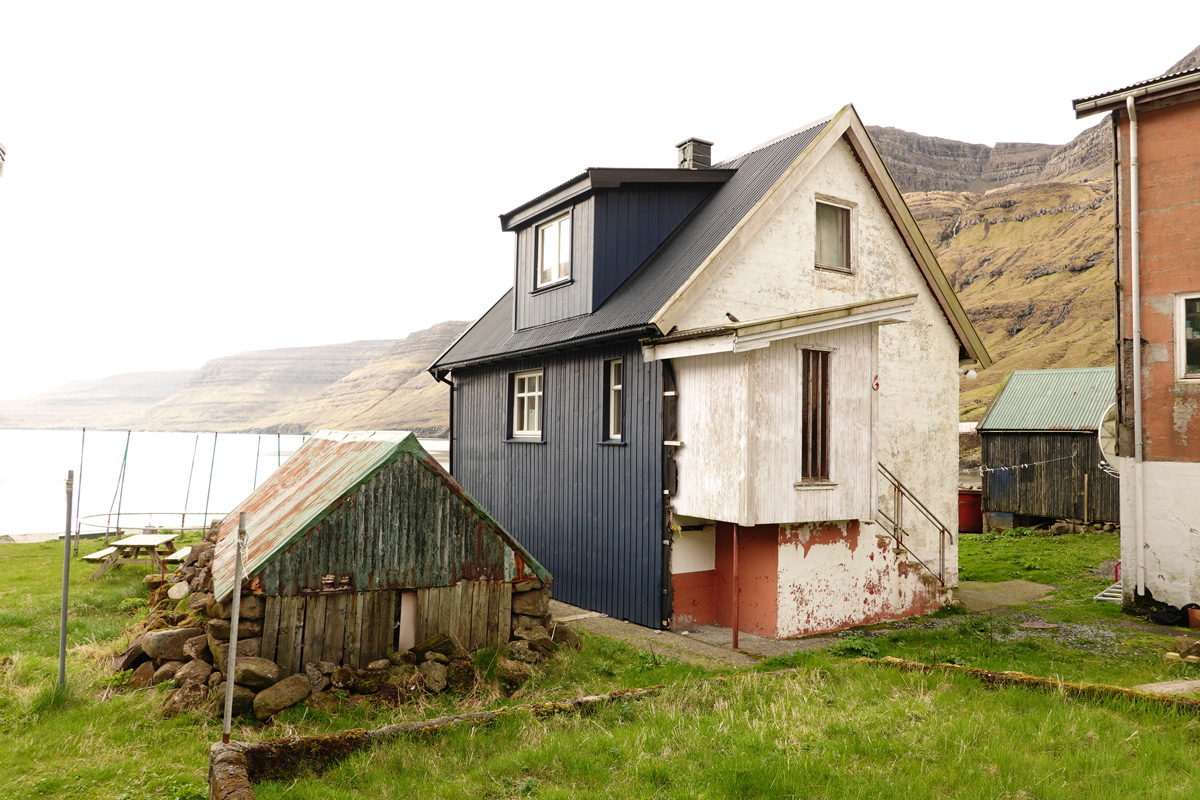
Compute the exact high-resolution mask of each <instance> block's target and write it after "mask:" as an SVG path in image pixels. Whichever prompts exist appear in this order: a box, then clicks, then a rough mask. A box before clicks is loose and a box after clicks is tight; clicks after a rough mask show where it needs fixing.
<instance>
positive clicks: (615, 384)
mask: <svg viewBox="0 0 1200 800" xmlns="http://www.w3.org/2000/svg"><path fill="white" fill-rule="evenodd" d="M604 367H605V369H604V374H605V376H606V380H605V382H606V383H607V388H608V391H607V393H606V395H605V398H604V412H605V413H604V418H605V422H604V438H605V439H608V440H609V441H614V442H619V441H621V433H622V426H621V411H622V408H623V406H622V405H621V389H622V387H623V386H624V380H625V378H624V375H623V367H622V363H621V360H620V359H617V360H615V361H606V362H604Z"/></svg>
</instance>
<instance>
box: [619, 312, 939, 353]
mask: <svg viewBox="0 0 1200 800" xmlns="http://www.w3.org/2000/svg"><path fill="white" fill-rule="evenodd" d="M915 305H916V300H913V299H910V300H908V301H907V302H906V303H903V304H897V303H890V304H889V305H888V307H886V308H875V309H869V310H864V311H860V312H858V313H853V314H847V315H845V316H838V317H834V318H832V319H821V320H814V321H812V322H808V323H802V324H799V325H790V326H786V327H779V328H774V329H772V330H767V331H760V332H758V333H749V334H739V333H738V332H737V331H736V330H730V331H729V332H728V333H720V334H715V335H712V336H706V337H704V338H698V339H686V340H684V341H679V342H664V343H662V344H648V345H643V346H642V358H643V359H644V360H645V361H663V360H666V359H670V358H687V357H689V356H702V355H709V354H710V353H730V352H732V353H744V352H747V351H749V350H761V349H762V348H764V347H768V346H770V344H771V342H777V341H781V340H784V339H794V338H796V337H798V336H810V335H812V334H815V333H824V332H826V331H833V330H838V329H839V328H849V327H852V326H854V325H867V324H872V323H873V324H876V325H894V324H897V323H900V322H908V321H909V320H910V319H911V318H912V311H913V307H914V306H915Z"/></svg>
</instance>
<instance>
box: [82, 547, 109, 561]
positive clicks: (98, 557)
mask: <svg viewBox="0 0 1200 800" xmlns="http://www.w3.org/2000/svg"><path fill="white" fill-rule="evenodd" d="M115 552H117V548H115V547H106V548H104V549H103V550H97V551H96V552H94V553H88V554H87V555H86V556H83V557H82V558H83V560H84V561H103V560H104V559H106V558H108V557H109V556H110V555H112V554H113V553H115Z"/></svg>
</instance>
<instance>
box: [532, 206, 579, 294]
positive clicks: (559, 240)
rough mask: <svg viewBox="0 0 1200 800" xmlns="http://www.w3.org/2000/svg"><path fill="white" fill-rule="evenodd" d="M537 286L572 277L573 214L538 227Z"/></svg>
mask: <svg viewBox="0 0 1200 800" xmlns="http://www.w3.org/2000/svg"><path fill="white" fill-rule="evenodd" d="M537 249H538V254H537V264H538V271H537V288H539V289H540V288H541V287H543V286H549V285H550V284H552V283H557V282H558V281H563V280H566V279H567V278H569V277H571V215H570V214H564V215H563V216H561V217H558V218H557V219H552V220H550V221H549V222H547V223H545V224H544V225H538V227H537Z"/></svg>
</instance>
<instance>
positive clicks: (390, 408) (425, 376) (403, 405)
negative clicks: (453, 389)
mask: <svg viewBox="0 0 1200 800" xmlns="http://www.w3.org/2000/svg"><path fill="white" fill-rule="evenodd" d="M468 324H469V323H466V322H440V323H438V324H437V325H434V326H433V327H432V328H427V329H425V330H423V331H418V332H416V333H414V334H412V335H411V336H409V337H408V338H407V339H404V340H402V341H400V342H397V343H396V344H394V345H393V346H392V347H391V348H389V349H388V350H387V352H385V353H383V354H382V355H380V356H379V357H377V358H375V359H373V360H371V361H370V362H368V363H367V364H364V365H363V366H361V367H359V368H357V369H355V370H353V371H351V372H350V373H349V374H347V375H345V376H344V377H342V378H340V379H338V380H337V381H335V382H333V383H331V384H329V385H328V386H326V387H325V388H324V389H322V390H321V391H320V392H318V393H317V394H315V395H313V396H312V397H310V398H308V399H307V400H304V401H302V402H299V403H294V404H291V405H289V406H288V407H287V408H286V409H285V410H283V411H281V412H279V413H276V414H272V415H269V416H267V417H264V418H262V419H260V420H259V421H258V422H257V424H256V427H259V428H261V429H262V430H278V431H281V432H284V433H288V432H298V431H312V430H316V429H318V428H326V427H327V428H334V429H338V430H388V429H394V428H402V429H404V430H411V431H414V432H416V433H418V434H421V435H423V436H444V435H446V433H447V431H448V429H449V419H448V413H449V411H448V410H449V405H448V403H449V397H448V394H447V393H448V391H449V388H448V387H447V386H446V385H445V384H443V383H438V382H436V381H434V379H433V378H432V377H430V375H429V373H428V372H426V371H425V370H426V369H427V368H428V367H429V365H430V364H432V363H433V362H434V360H435V359H436V358H437V357H438V356H439V355H441V353H442V351H444V350H445V349H446V348H447V347H449V346H450V343H451V342H453V341H454V339H455V338H457V337H458V335H459V334H460V333H462V332H463V331H464V330H466V328H467V325H468Z"/></svg>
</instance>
